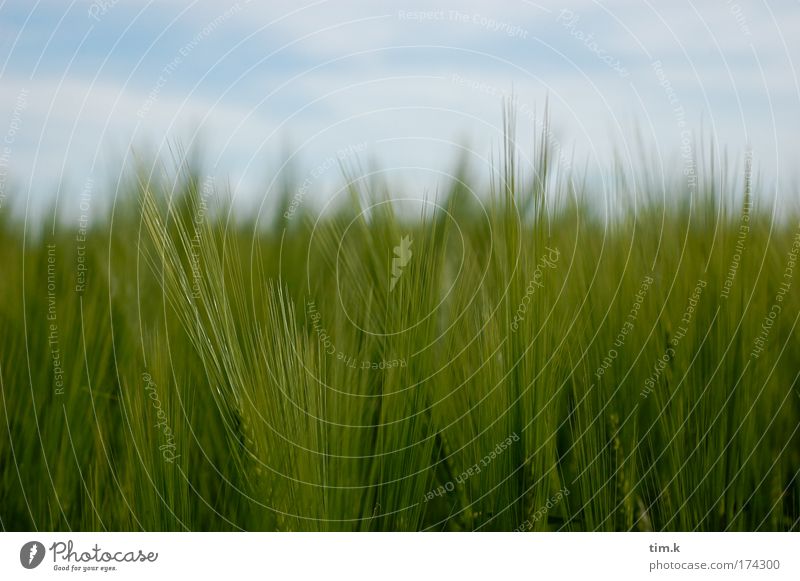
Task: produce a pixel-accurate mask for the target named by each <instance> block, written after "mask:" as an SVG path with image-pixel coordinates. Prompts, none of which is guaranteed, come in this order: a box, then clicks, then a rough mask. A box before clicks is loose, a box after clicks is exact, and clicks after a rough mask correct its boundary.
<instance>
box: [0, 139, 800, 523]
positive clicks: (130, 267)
mask: <svg viewBox="0 0 800 581" xmlns="http://www.w3.org/2000/svg"><path fill="white" fill-rule="evenodd" d="M537 139H538V141H537V148H536V156H535V159H533V160H531V161H530V162H527V163H523V162H522V161H521V160H520V158H519V156H518V155H517V153H516V151H515V146H514V145H515V144H514V132H513V130H512V128H511V124H509V128H508V130H507V135H506V138H505V142H504V146H503V148H502V154H500V155H498V156H496V159H495V162H494V164H493V170H492V172H491V176H490V178H489V179H488V180H484V179H480V178H476V177H475V176H474V175H473V174H472V172H471V171H470V162H469V160H468V159H465V160H464V161H463V163H461V164H458V165H457V167H455V168H454V169H453V170H452V171H451V172H450V178H448V179H443V180H442V182H441V184H440V186H441V187H440V188H439V190H438V191H436V192H432V193H430V194H429V195H426V196H421V195H419V194H416V199H417V200H418V201H417V203H415V204H407V203H406V202H404V201H403V197H402V194H400V193H398V192H393V189H392V184H391V183H390V182H389V183H382V182H380V181H377V180H375V179H373V178H369V177H362V176H361V175H360V174H358V173H357V172H354V171H350V170H348V169H347V168H343V169H344V171H343V174H342V178H341V184H342V190H341V192H340V195H339V196H338V203H337V204H335V205H333V206H331V207H330V208H328V210H327V211H325V212H319V211H317V210H316V209H314V208H312V207H311V206H310V205H308V204H304V203H298V200H297V198H296V191H297V187H299V184H292V183H285V184H284V185H282V186H281V188H280V191H278V192H276V195H275V196H272V200H273V201H274V200H275V199H278V200H279V202H276V203H275V204H273V206H270V207H269V208H267V209H265V210H264V211H263V212H260V213H256V212H237V211H236V207H235V203H234V202H232V201H231V198H232V197H233V192H231V191H230V190H229V189H228V188H227V187H226V186H225V185H224V184H220V182H219V181H213V182H212V181H209V180H207V179H205V178H206V175H207V174H206V173H205V172H204V169H203V168H202V167H200V166H197V165H194V164H192V163H190V162H188V161H185V160H182V159H181V160H179V161H177V162H175V163H172V164H167V163H164V164H153V165H152V167H149V168H147V169H146V170H144V169H143V170H142V171H138V172H134V173H133V174H132V175H129V176H126V178H125V179H124V180H123V182H121V183H122V185H121V187H120V190H119V191H117V192H111V191H109V192H106V193H103V192H102V191H101V190H102V189H103V188H104V186H103V185H102V184H99V183H98V184H95V191H94V192H93V193H92V195H93V196H95V197H99V196H101V195H107V196H108V197H109V198H110V197H111V194H112V193H113V194H114V203H113V206H110V207H109V209H108V211H107V212H106V213H105V215H102V216H98V215H97V213H96V212H95V214H94V215H93V217H92V219H91V221H88V220H84V219H78V220H71V219H62V218H61V216H60V215H59V213H58V208H57V207H52V208H51V209H50V211H49V212H48V213H46V214H45V215H43V216H34V217H28V218H27V219H26V220H19V219H16V218H13V217H10V216H9V214H8V213H4V214H0V220H1V222H0V264H2V276H1V277H0V291H1V294H0V296H2V300H1V301H0V328H1V329H2V333H1V334H0V393H1V394H2V411H0V418H2V424H3V432H4V436H3V437H2V438H0V525H1V526H2V528H3V529H4V530H43V531H104V530H109V531H139V530H145V531H187V530H262V531H318V530H322V531H327V530H336V531H341V530H344V531H419V530H431V531H472V530H480V531H521V532H527V531H629V530H631V531H673V530H675V531H694V530H697V531H728V530H730V531H762V530H775V531H790V530H793V531H797V530H800V482H798V470H799V469H800V434H798V428H800V384H798V374H800V341H799V340H798V339H800V335H799V334H798V328H797V321H798V316H799V315H800V293H798V290H800V265H798V262H797V260H798V253H800V213H798V212H797V208H796V207H792V205H791V204H788V203H786V202H785V200H791V199H796V198H797V192H781V199H782V200H784V201H783V202H781V201H780V200H778V201H776V199H775V196H774V192H772V191H770V190H769V189H768V188H765V187H763V186H762V184H761V182H760V181H759V180H757V179H755V177H754V176H752V175H751V173H752V168H751V166H750V163H749V161H748V160H747V159H745V160H744V161H741V160H740V162H739V163H735V162H730V163H729V164H727V165H726V166H722V167H720V166H716V167H714V165H713V164H711V163H709V162H708V161H707V160H708V159H713V157H714V152H713V151H712V150H711V148H710V147H709V146H708V145H706V150H703V149H702V148H698V151H700V152H704V153H702V154H701V155H700V157H699V158H698V159H697V160H694V161H693V165H692V166H691V171H690V172H688V173H687V172H680V171H677V172H675V174H674V175H665V176H662V175H660V174H659V173H658V172H656V171H655V170H654V168H646V167H645V168H642V171H641V172H639V173H637V174H636V175H632V174H631V173H630V172H627V171H623V170H622V169H620V168H610V169H611V170H612V171H613V175H615V180H614V181H613V183H610V184H608V183H606V184H604V185H601V184H599V183H597V182H593V181H592V180H587V179H585V178H584V177H583V176H582V175H581V174H580V172H577V171H572V170H570V171H563V170H560V169H559V164H558V160H557V159H554V156H553V153H552V151H551V150H550V148H549V146H548V143H547V139H546V136H543V135H542V136H538V137H537ZM705 152H708V155H707V156H706V157H705V158H704V157H703V156H704V155H705ZM443 169H447V168H443ZM651 169H653V171H650V170H651ZM687 176H688V179H687ZM419 200H422V201H419ZM409 208H414V209H411V210H410V209H409Z"/></svg>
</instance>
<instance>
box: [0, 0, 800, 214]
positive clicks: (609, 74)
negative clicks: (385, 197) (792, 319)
mask: <svg viewBox="0 0 800 581" xmlns="http://www.w3.org/2000/svg"><path fill="white" fill-rule="evenodd" d="M798 30H800V2H798V1H797V0H781V1H779V2H778V1H770V2H763V1H749V0H735V1H728V0H702V1H693V2H690V1H683V0H676V1H675V2H658V3H656V2H653V1H649V0H635V1H633V0H630V1H629V0H616V1H613V2H612V1H604V2H594V1H590V0H576V1H571V2H547V1H544V0H543V1H541V2H530V1H527V0H508V1H506V2H502V3H499V2H492V3H489V2H477V1H466V0H461V1H458V2H455V1H454V2H451V1H447V0H443V1H438V0H435V1H433V2H430V1H429V2H414V1H402V2H396V1H395V2H388V1H383V0H373V1H371V2H351V1H341V0H340V1H335V0H327V1H326V0H317V1H314V2H307V1H306V0H300V1H298V0H294V1H291V2H290V1H283V0H279V1H275V0H270V1H268V2H266V1H265V2H256V1H252V2H247V1H246V0H240V1H239V2H235V3H234V2H225V1H224V0H222V1H211V0H198V1H195V2H191V1H189V0H185V1H184V0H181V1H178V0H160V1H159V2H154V1H147V0H95V1H92V2H90V1H88V0H81V1H72V2H70V1H67V0H38V1H35V0H10V1H9V0H6V1H2V0H0V134H2V136H0V139H3V143H2V144H0V147H2V149H0V180H2V181H0V187H2V192H1V193H0V195H2V196H3V200H4V202H5V204H4V207H10V206H14V205H15V204H14V202H17V204H16V205H19V204H20V203H21V204H22V206H24V205H25V204H26V203H30V204H31V205H32V206H33V205H35V204H36V201H41V200H52V198H53V196H54V195H58V196H59V204H61V205H63V206H64V208H65V209H68V208H69V207H70V205H74V204H77V203H78V199H79V195H80V191H81V185H82V184H85V183H86V181H87V180H88V179H93V180H95V182H96V183H106V182H107V181H109V180H111V179H113V178H114V177H115V176H116V175H118V174H119V173H120V168H122V167H123V166H124V165H125V164H126V163H130V161H129V160H130V159H131V155H132V154H133V153H135V154H136V155H137V156H140V157H142V158H146V159H152V156H154V155H161V156H168V155H170V151H172V152H174V151H176V150H177V149H178V148H183V149H188V150H197V151H198V152H201V153H202V157H203V159H204V161H205V163H206V167H207V171H208V172H209V173H211V174H213V176H214V178H215V179H216V180H220V181H225V182H229V183H230V184H231V186H232V187H233V188H234V189H235V190H236V191H237V195H241V196H250V197H251V198H252V197H255V198H258V197H259V196H262V197H263V196H264V195H266V192H267V191H268V187H269V184H270V181H271V180H273V179H276V177H277V178H280V176H283V175H284V173H285V172H288V171H291V174H292V175H293V176H294V177H295V179H298V181H300V182H302V181H303V180H305V179H308V178H309V177H310V176H313V179H312V181H315V182H318V184H319V188H320V189H324V187H327V184H329V182H331V181H335V179H336V178H337V176H338V169H337V168H336V167H335V166H334V164H331V163H330V160H331V159H335V158H336V157H337V156H339V157H342V158H344V159H348V160H350V161H353V160H356V159H358V160H360V161H362V162H363V163H365V164H367V165H368V166H369V167H372V166H371V165H370V164H374V166H375V167H379V168H381V170H382V171H385V172H386V174H387V175H391V176H394V177H395V179H397V180H398V183H401V182H402V183H404V184H406V185H407V187H408V188H410V189H412V190H414V191H423V190H431V191H432V190H434V189H435V188H436V185H437V184H440V183H442V180H444V179H445V177H446V173H447V170H448V169H450V168H451V167H452V164H453V161H454V159H455V158H456V157H457V155H458V154H459V152H460V151H463V150H462V147H464V146H467V148H468V150H467V151H469V152H470V153H469V155H470V156H472V157H473V161H474V162H475V167H479V166H480V165H481V164H484V165H485V164H486V161H487V157H488V156H489V155H490V153H491V151H492V149H493V148H494V150H495V151H496V150H497V147H498V145H499V144H500V136H501V132H502V117H501V103H502V100H503V98H504V96H507V95H510V94H511V93H512V91H513V94H514V96H515V100H516V108H517V117H518V138H519V140H520V142H521V144H522V151H523V153H526V154H527V153H528V152H529V151H530V148H529V147H527V145H526V144H528V143H530V142H532V141H533V135H534V130H535V128H536V125H537V124H539V123H540V121H541V115H542V111H543V107H544V103H545V99H548V100H549V104H550V113H551V119H552V124H553V133H552V135H551V138H552V139H551V141H552V144H553V145H554V146H555V147H557V148H559V149H560V150H561V151H563V152H565V153H564V154H563V156H562V163H563V165H566V164H567V163H568V162H569V160H571V159H572V156H573V152H574V156H575V158H574V159H575V160H576V161H575V165H577V164H580V168H581V169H583V168H584V167H588V168H589V170H590V171H596V172H601V171H602V170H603V169H607V168H608V167H609V162H610V160H611V159H612V158H613V157H614V156H617V159H621V160H623V161H624V163H632V164H635V163H636V162H637V161H639V160H641V159H642V157H647V158H648V159H650V158H653V159H656V160H658V163H662V164H663V165H664V167H665V168H669V167H672V166H673V165H674V166H675V167H677V168H680V152H681V146H682V144H685V143H686V142H688V141H689V140H691V141H692V142H693V143H694V142H697V141H698V140H699V139H700V138H701V137H704V138H706V139H709V138H712V139H713V140H714V141H716V142H717V143H718V144H719V145H720V147H721V149H724V150H727V152H728V153H727V155H728V157H729V160H732V161H731V163H739V164H741V160H742V158H743V156H744V153H745V151H746V149H747V148H748V147H751V148H752V150H753V158H754V160H755V166H756V168H757V169H758V171H759V172H760V174H761V175H763V176H764V177H765V179H766V180H768V181H770V183H774V184H775V185H776V186H777V189H778V190H779V191H788V190H790V189H791V187H792V185H793V184H794V185H796V183H797V176H798V170H797V161H796V156H797V152H798V145H800V138H799V137H798V135H800V86H799V85H798V77H797V67H796V62H797V60H798V57H800V37H798V35H797V31H798ZM126 160H128V161H126ZM287 160H289V164H288V165H287V166H285V167H286V168H291V170H288V169H284V170H282V171H279V169H280V167H281V165H282V164H283V162H285V161H287ZM795 191H796V190H795Z"/></svg>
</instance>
